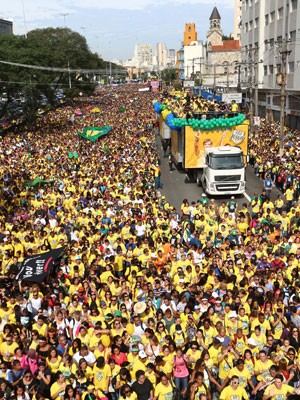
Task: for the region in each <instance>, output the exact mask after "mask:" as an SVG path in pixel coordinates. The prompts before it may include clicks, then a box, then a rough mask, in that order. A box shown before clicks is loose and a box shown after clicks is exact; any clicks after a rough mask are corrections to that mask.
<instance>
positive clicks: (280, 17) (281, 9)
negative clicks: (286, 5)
mask: <svg viewBox="0 0 300 400" xmlns="http://www.w3.org/2000/svg"><path fill="white" fill-rule="evenodd" d="M282 17H283V7H280V8H278V13H277V19H282Z"/></svg>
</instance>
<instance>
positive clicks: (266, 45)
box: [264, 40, 269, 51]
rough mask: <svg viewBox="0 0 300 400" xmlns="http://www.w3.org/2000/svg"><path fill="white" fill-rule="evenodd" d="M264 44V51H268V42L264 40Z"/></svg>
mask: <svg viewBox="0 0 300 400" xmlns="http://www.w3.org/2000/svg"><path fill="white" fill-rule="evenodd" d="M264 44H265V51H267V50H268V45H269V42H268V41H267V40H265V42H264Z"/></svg>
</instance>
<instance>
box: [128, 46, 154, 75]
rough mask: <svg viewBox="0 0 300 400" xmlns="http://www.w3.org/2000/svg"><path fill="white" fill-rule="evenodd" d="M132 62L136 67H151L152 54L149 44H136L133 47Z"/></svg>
mask: <svg viewBox="0 0 300 400" xmlns="http://www.w3.org/2000/svg"><path fill="white" fill-rule="evenodd" d="M133 63H134V65H135V67H137V68H149V69H151V68H152V67H153V55H152V46H151V44H136V45H135V47H134V57H133Z"/></svg>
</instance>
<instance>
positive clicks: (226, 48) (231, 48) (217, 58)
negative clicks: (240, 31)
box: [203, 7, 241, 92]
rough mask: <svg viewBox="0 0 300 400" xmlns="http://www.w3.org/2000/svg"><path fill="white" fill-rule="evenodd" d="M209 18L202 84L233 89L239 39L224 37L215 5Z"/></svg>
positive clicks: (219, 88)
mask: <svg viewBox="0 0 300 400" xmlns="http://www.w3.org/2000/svg"><path fill="white" fill-rule="evenodd" d="M209 20H210V28H209V30H208V32H207V35H206V37H207V57H206V59H207V62H206V66H205V67H206V68H205V76H204V77H203V78H204V79H203V86H204V87H207V88H209V89H211V88H213V89H214V90H221V91H223V92H229V91H235V90H236V88H237V85H238V74H237V73H236V65H237V63H240V61H241V45H240V41H239V40H234V39H227V38H226V39H225V38H224V36H223V31H222V27H221V16H220V13H219V11H218V9H217V7H214V9H213V11H212V13H211V16H210V19H209Z"/></svg>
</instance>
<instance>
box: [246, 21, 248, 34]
mask: <svg viewBox="0 0 300 400" xmlns="http://www.w3.org/2000/svg"><path fill="white" fill-rule="evenodd" d="M245 32H248V22H246V23H245Z"/></svg>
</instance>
